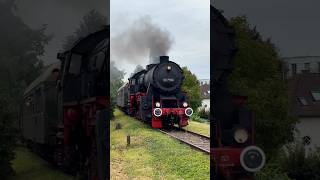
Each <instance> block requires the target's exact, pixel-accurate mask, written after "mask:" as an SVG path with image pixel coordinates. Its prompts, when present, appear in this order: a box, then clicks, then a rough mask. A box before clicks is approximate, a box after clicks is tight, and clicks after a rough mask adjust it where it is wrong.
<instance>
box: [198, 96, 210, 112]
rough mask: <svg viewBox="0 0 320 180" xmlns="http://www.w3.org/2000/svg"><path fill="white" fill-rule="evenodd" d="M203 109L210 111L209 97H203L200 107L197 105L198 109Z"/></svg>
mask: <svg viewBox="0 0 320 180" xmlns="http://www.w3.org/2000/svg"><path fill="white" fill-rule="evenodd" d="M203 108H204V109H205V111H210V99H203V100H202V102H201V107H199V110H200V109H203Z"/></svg>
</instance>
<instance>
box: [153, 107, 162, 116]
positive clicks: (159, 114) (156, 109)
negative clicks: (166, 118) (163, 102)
mask: <svg viewBox="0 0 320 180" xmlns="http://www.w3.org/2000/svg"><path fill="white" fill-rule="evenodd" d="M153 115H155V116H156V117H160V116H161V115H162V110H161V109H160V108H155V109H154V110H153Z"/></svg>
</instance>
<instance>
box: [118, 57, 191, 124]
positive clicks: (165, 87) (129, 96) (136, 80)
mask: <svg viewBox="0 0 320 180" xmlns="http://www.w3.org/2000/svg"><path fill="white" fill-rule="evenodd" d="M159 59H160V62H159V63H158V64H149V65H147V67H146V69H143V70H141V71H139V72H137V73H135V74H133V75H132V76H131V77H130V78H129V79H128V80H129V82H128V83H126V84H124V85H123V86H122V87H121V88H119V90H118V92H117V106H118V107H119V108H121V109H122V110H123V111H125V112H126V113H127V114H129V115H131V116H135V117H136V118H138V119H141V120H143V121H146V122H149V123H151V125H152V127H153V128H163V127H171V126H173V125H175V124H177V125H179V127H184V126H187V125H188V119H189V117H190V116H191V115H192V114H193V110H192V108H191V107H190V106H189V103H188V101H187V97H186V94H185V93H184V92H182V90H181V85H182V82H183V79H184V76H183V71H182V69H181V68H180V66H179V65H178V64H176V63H174V62H172V61H169V57H168V56H160V58H159Z"/></svg>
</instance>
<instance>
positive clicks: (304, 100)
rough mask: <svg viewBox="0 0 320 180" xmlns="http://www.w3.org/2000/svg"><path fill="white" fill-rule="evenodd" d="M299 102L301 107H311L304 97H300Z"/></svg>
mask: <svg viewBox="0 0 320 180" xmlns="http://www.w3.org/2000/svg"><path fill="white" fill-rule="evenodd" d="M298 100H299V102H300V104H301V106H307V105H309V104H308V101H307V100H306V98H304V97H298Z"/></svg>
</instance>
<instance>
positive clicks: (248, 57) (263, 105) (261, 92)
mask: <svg viewBox="0 0 320 180" xmlns="http://www.w3.org/2000/svg"><path fill="white" fill-rule="evenodd" d="M230 23H231V25H232V26H233V27H234V29H235V31H236V45H237V48H238V52H237V54H236V57H235V69H234V71H233V73H232V74H231V76H230V78H229V81H228V84H229V88H230V90H231V92H232V93H233V94H240V95H245V96H247V97H248V101H247V103H248V106H249V108H250V109H251V110H252V111H253V112H254V114H255V122H256V137H257V143H258V145H260V146H262V147H263V148H264V150H265V151H266V152H267V153H272V152H275V151H277V150H278V148H279V147H282V145H284V144H286V143H288V142H290V141H292V140H293V133H294V131H293V130H294V127H295V123H296V119H294V118H292V117H290V116H289V115H288V93H287V84H286V82H285V81H284V80H283V79H282V76H281V60H280V57H279V54H278V52H277V49H276V48H275V46H274V45H273V44H272V43H271V41H270V39H268V40H263V39H262V36H261V35H260V33H259V32H258V31H257V29H256V28H255V27H254V28H251V27H250V25H249V23H248V22H247V18H246V17H245V16H241V17H235V18H232V19H231V21H230Z"/></svg>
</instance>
